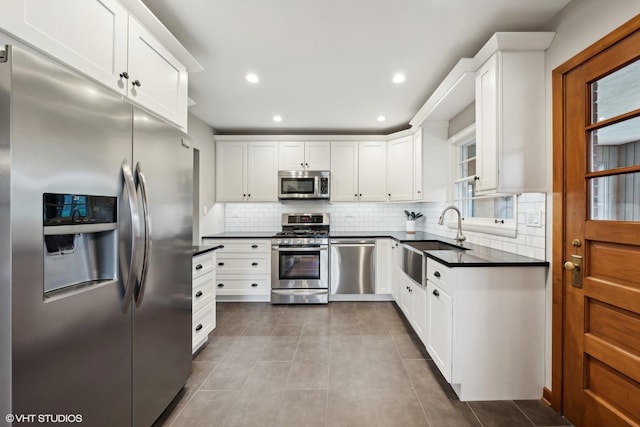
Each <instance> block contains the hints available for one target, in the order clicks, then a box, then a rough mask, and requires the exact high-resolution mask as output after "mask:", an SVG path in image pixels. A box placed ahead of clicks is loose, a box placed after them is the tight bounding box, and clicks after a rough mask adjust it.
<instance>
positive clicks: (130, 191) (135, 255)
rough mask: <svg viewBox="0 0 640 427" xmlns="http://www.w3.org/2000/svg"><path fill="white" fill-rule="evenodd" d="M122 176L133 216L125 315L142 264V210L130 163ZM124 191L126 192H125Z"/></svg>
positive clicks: (123, 304) (125, 287)
mask: <svg viewBox="0 0 640 427" xmlns="http://www.w3.org/2000/svg"><path fill="white" fill-rule="evenodd" d="M121 169H122V176H123V178H124V186H125V188H126V191H127V196H128V199H129V211H130V215H131V259H130V260H129V275H128V277H127V279H126V282H125V285H124V293H123V295H122V307H121V310H122V312H123V313H125V314H126V313H127V311H129V305H130V304H131V295H132V294H133V288H134V286H135V284H136V270H137V269H138V266H139V264H140V250H139V249H138V245H139V244H140V234H141V233H140V210H139V208H138V203H137V201H136V185H135V182H134V180H133V172H132V171H131V166H130V165H129V162H127V161H126V160H124V161H123V162H122V166H121ZM123 191H124V190H123Z"/></svg>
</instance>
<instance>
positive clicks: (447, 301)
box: [426, 282, 453, 382]
mask: <svg viewBox="0 0 640 427" xmlns="http://www.w3.org/2000/svg"><path fill="white" fill-rule="evenodd" d="M426 298H427V331H426V335H427V342H426V345H427V351H428V352H429V354H430V355H431V357H432V358H433V362H434V363H435V364H436V365H437V366H438V369H440V372H442V375H443V376H444V378H445V379H446V380H447V381H449V382H450V381H451V324H452V322H453V311H452V304H451V296H450V295H449V294H447V293H446V292H444V291H443V290H442V289H440V288H438V287H437V286H436V285H434V284H433V283H432V282H427V294H426Z"/></svg>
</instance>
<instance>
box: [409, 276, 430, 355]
mask: <svg viewBox="0 0 640 427" xmlns="http://www.w3.org/2000/svg"><path fill="white" fill-rule="evenodd" d="M411 324H412V325H413V329H414V330H415V331H416V334H418V337H420V340H421V341H422V342H423V343H425V344H426V339H427V291H426V289H425V288H423V287H421V286H418V285H416V284H414V283H412V284H411Z"/></svg>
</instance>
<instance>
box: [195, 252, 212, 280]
mask: <svg viewBox="0 0 640 427" xmlns="http://www.w3.org/2000/svg"><path fill="white" fill-rule="evenodd" d="M215 260H216V253H215V251H211V252H207V253H204V254H202V255H197V256H194V257H193V262H192V263H191V277H192V278H193V279H195V278H197V277H200V276H202V275H204V274H207V273H209V272H211V271H213V270H214V269H215Z"/></svg>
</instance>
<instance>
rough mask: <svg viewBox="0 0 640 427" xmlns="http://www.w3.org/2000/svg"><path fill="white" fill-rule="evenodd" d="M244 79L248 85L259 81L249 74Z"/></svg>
mask: <svg viewBox="0 0 640 427" xmlns="http://www.w3.org/2000/svg"><path fill="white" fill-rule="evenodd" d="M245 79H247V81H248V82H249V83H258V82H259V81H260V79H259V78H258V76H256V75H255V74H253V73H249V74H247V75H246V77H245Z"/></svg>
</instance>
